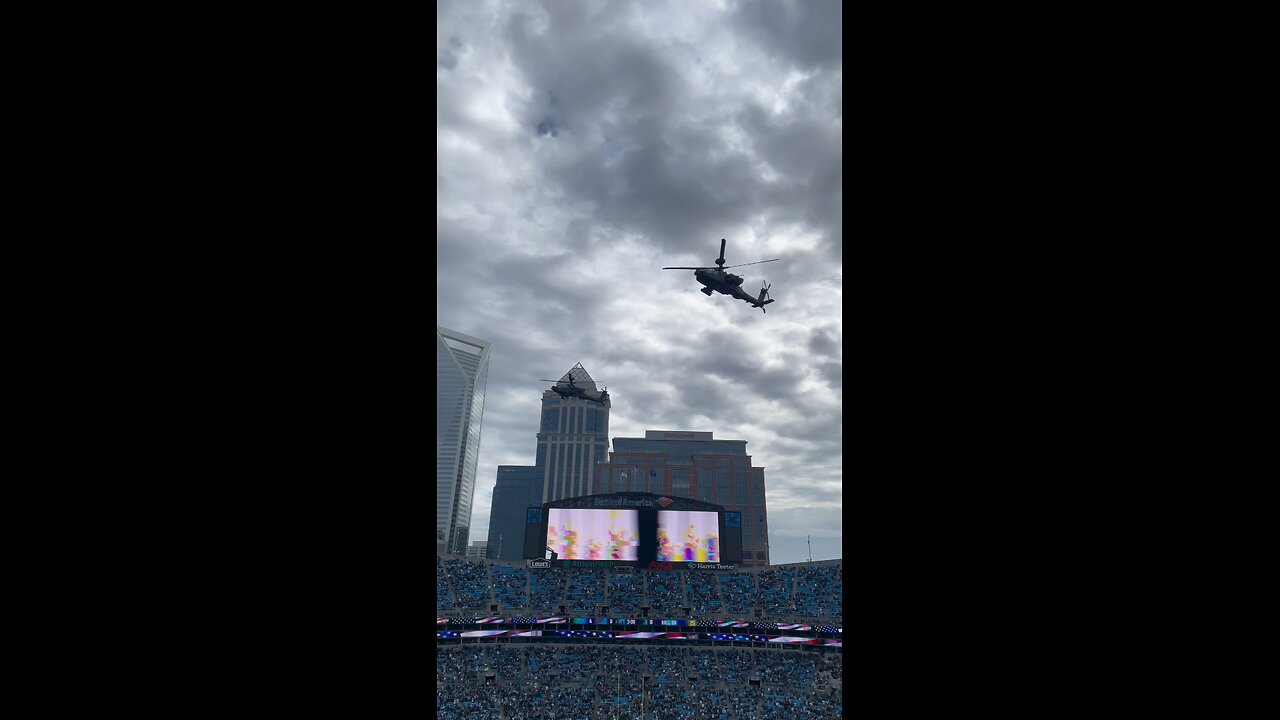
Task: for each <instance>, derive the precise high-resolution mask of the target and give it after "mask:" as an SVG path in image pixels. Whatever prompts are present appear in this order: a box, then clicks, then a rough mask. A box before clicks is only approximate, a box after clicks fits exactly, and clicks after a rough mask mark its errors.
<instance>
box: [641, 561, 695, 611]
mask: <svg viewBox="0 0 1280 720" xmlns="http://www.w3.org/2000/svg"><path fill="white" fill-rule="evenodd" d="M642 574H643V575H644V576H645V586H646V588H647V590H646V592H645V595H646V597H648V599H649V614H650V615H651V616H652V615H666V616H669V617H677V616H678V614H679V613H680V608H682V607H684V606H685V602H684V590H683V585H682V583H681V582H680V576H682V575H684V573H682V572H680V573H677V572H669V571H663V570H644V571H643V572H642Z"/></svg>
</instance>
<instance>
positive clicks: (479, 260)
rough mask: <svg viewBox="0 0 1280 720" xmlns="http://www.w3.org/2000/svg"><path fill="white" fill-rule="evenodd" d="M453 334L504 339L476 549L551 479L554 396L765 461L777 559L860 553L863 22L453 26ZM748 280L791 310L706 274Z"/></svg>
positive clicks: (445, 202) (609, 15)
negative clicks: (538, 470)
mask: <svg viewBox="0 0 1280 720" xmlns="http://www.w3.org/2000/svg"><path fill="white" fill-rule="evenodd" d="M436 7H437V10H436V17H437V25H436V233H437V250H436V260H437V268H436V300H437V303H438V304H437V310H436V323H437V324H438V325H442V326H444V327H447V328H450V329H453V330H457V331H460V332H463V333H466V334H468V335H473V336H475V337H478V338H481V339H483V340H487V341H489V342H491V343H492V347H491V360H490V368H489V378H488V384H487V391H486V397H485V406H484V416H483V426H482V435H481V442H480V458H479V468H478V470H477V478H476V494H475V508H474V513H473V514H472V526H471V538H472V539H473V540H477V539H485V538H486V536H487V534H488V528H489V508H490V502H491V499H492V495H493V485H494V481H495V476H496V473H497V467H498V465H532V464H533V461H534V449H535V446H536V435H537V431H538V421H539V415H540V407H541V397H542V392H543V390H545V389H547V388H548V387H549V386H550V384H549V383H544V382H539V381H538V378H552V379H557V378H559V377H560V376H562V375H563V374H564V373H566V372H567V371H568V370H569V369H570V368H571V367H573V365H574V364H575V363H579V362H580V363H582V365H583V367H584V368H586V370H587V372H588V373H590V374H591V376H592V377H593V378H594V379H595V380H596V381H597V383H598V384H600V385H604V386H607V387H608V389H609V394H610V396H611V398H612V402H613V407H612V411H611V413H610V421H609V438H610V450H612V449H613V448H612V439H613V438H615V437H643V435H644V431H645V430H689V431H710V432H713V433H715V437H716V438H724V439H732V440H746V441H747V452H748V453H749V454H751V455H752V456H753V464H754V465H756V466H758V467H761V466H762V467H764V468H765V473H764V476H765V488H766V494H767V503H768V508H769V525H770V545H771V555H772V561H773V562H774V563H784V562H800V561H803V560H805V559H806V558H807V556H808V549H807V547H806V545H805V537H806V535H809V536H812V542H813V558H814V559H815V560H818V559H830V558H837V557H841V550H840V536H841V485H842V481H843V459H844V458H843V452H842V444H841V432H842V395H843V387H842V383H841V376H842V373H841V368H842V364H843V356H842V352H841V346H842V340H843V323H842V319H841V295H842V289H841V285H842V277H843V267H842V256H841V243H842V239H843V238H842V232H843V223H842V206H841V202H842V201H841V145H842V132H841V123H842V115H841V102H842V65H841V36H840V21H841V6H840V3H839V2H838V1H836V0H791V1H787V0H755V1H751V2H733V1H724V2H717V1H715V0H699V1H698V2H688V1H687V0H674V1H672V2H633V1H631V2H589V1H587V2H583V1H579V0H572V1H570V0H544V1H543V2H513V1H505V2H493V1H489V2H484V1H480V2H477V1H475V0H441V1H440V2H438V3H437V5H436ZM720 238H725V239H727V241H728V245H727V247H726V249H725V258H726V264H727V265H734V264H738V263H749V262H754V261H757V260H764V259H768V258H780V260H779V261H778V262H771V263H765V264H763V265H752V266H750V267H743V268H737V269H735V270H733V271H732V272H735V273H737V274H739V275H742V276H743V277H744V278H745V281H744V282H743V285H742V287H743V289H744V290H747V291H748V292H750V293H752V294H753V295H754V294H756V293H757V292H759V290H760V284H761V281H765V280H767V281H768V282H769V283H771V285H772V287H771V289H770V296H771V297H773V298H774V299H775V301H776V302H774V303H773V304H771V305H769V306H768V313H767V314H764V313H761V311H760V310H759V309H756V308H752V307H751V306H750V305H747V304H746V303H744V302H742V301H740V300H734V299H732V298H730V297H728V296H725V295H720V294H716V295H713V296H712V297H710V298H708V297H707V296H705V295H703V294H702V293H700V292H698V289H699V288H700V287H701V286H700V285H699V284H698V283H697V282H696V281H695V280H694V278H693V271H691V270H662V269H661V268H662V267H663V266H665V265H713V264H714V261H715V259H716V256H717V254H718V253H719V250H720Z"/></svg>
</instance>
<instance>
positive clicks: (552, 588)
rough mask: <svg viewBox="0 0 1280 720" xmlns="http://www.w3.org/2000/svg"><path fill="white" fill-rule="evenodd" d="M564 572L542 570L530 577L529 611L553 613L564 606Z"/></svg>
mask: <svg viewBox="0 0 1280 720" xmlns="http://www.w3.org/2000/svg"><path fill="white" fill-rule="evenodd" d="M564 584H565V571H564V570H541V571H539V572H536V573H532V574H531V575H530V576H529V610H530V611H531V612H540V613H553V612H556V611H557V609H558V607H559V606H560V605H563V604H564Z"/></svg>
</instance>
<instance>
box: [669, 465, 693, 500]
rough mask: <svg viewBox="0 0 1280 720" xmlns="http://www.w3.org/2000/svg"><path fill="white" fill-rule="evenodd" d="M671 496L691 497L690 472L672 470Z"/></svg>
mask: <svg viewBox="0 0 1280 720" xmlns="http://www.w3.org/2000/svg"><path fill="white" fill-rule="evenodd" d="M671 494H672V495H675V496H676V497H682V498H687V497H689V471H688V470H683V469H682V470H672V471H671Z"/></svg>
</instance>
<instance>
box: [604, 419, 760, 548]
mask: <svg viewBox="0 0 1280 720" xmlns="http://www.w3.org/2000/svg"><path fill="white" fill-rule="evenodd" d="M611 492H651V493H658V494H662V495H670V496H672V497H682V498H692V499H694V500H702V501H704V502H711V503H716V504H717V505H723V506H724V508H725V510H729V511H738V512H741V513H742V564H743V565H745V566H751V565H768V564H769V512H768V508H767V507H766V506H765V495H764V468H763V467H752V466H751V456H750V455H748V454H747V441H746V440H716V439H714V438H712V434H711V433H709V432H668V431H665V430H646V431H645V433H644V437H643V438H614V439H613V455H612V457H611V458H610V460H609V462H608V463H603V464H601V465H597V466H596V469H595V479H594V482H593V483H592V487H591V492H590V493H589V494H592V495H597V494H602V493H611Z"/></svg>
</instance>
